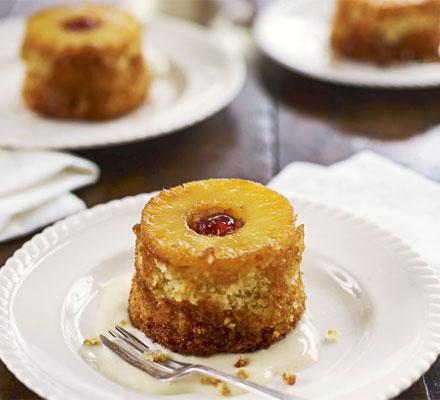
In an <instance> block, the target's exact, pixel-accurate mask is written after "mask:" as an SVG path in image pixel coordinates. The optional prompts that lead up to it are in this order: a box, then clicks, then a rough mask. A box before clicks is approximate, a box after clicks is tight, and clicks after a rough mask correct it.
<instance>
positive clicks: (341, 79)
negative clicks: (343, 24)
mask: <svg viewBox="0 0 440 400" xmlns="http://www.w3.org/2000/svg"><path fill="white" fill-rule="evenodd" d="M334 4H335V1H334V0H278V1H276V2H273V3H271V4H270V5H269V6H268V7H267V8H266V9H265V10H264V11H263V12H262V14H261V15H260V16H259V18H258V20H257V22H256V26H255V35H256V40H257V43H258V45H259V47H260V48H261V50H262V51H263V52H265V53H266V54H267V55H268V56H270V57H271V58H273V59H274V60H276V61H278V62H279V63H281V64H283V65H284V66H286V67H288V68H290V69H292V70H295V71H297V72H299V73H302V74H304V75H308V76H310V77H313V78H318V79H321V80H325V81H330V82H337V83H342V84H349V85H355V86H371V87H389V88H399V87H402V88H403V87H425V86H437V85H440V62H432V63H415V62H402V63H399V64H396V65H393V66H390V67H379V66H375V65H374V64H369V63H361V62H354V61H347V60H338V61H335V60H334V59H333V57H332V52H331V49H330V45H329V36H330V31H331V23H332V16H333V10H334Z"/></svg>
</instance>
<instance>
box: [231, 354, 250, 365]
mask: <svg viewBox="0 0 440 400" xmlns="http://www.w3.org/2000/svg"><path fill="white" fill-rule="evenodd" d="M248 364H249V358H247V357H246V356H244V355H243V354H240V356H239V357H238V360H237V362H236V363H235V364H234V367H235V368H243V367H246V365H248Z"/></svg>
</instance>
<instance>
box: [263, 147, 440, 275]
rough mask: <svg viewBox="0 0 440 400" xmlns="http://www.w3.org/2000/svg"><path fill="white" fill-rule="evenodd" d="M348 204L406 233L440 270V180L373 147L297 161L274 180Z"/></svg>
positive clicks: (281, 187)
mask: <svg viewBox="0 0 440 400" xmlns="http://www.w3.org/2000/svg"><path fill="white" fill-rule="evenodd" d="M269 187H271V188H273V189H275V190H277V191H279V192H281V193H284V194H286V195H288V194H289V193H292V194H298V195H302V196H305V197H308V198H310V199H312V200H317V201H320V202H324V203H326V204H330V205H333V206H337V207H339V208H343V209H347V210H350V211H352V212H353V213H356V214H357V215H360V216H363V217H365V218H366V219H368V220H370V221H372V222H374V223H376V224H377V225H379V226H381V227H383V228H385V229H387V230H388V231H390V232H392V233H394V234H395V235H396V236H398V237H400V238H402V239H403V240H404V241H405V242H406V243H407V244H409V245H410V246H411V247H412V248H413V249H414V250H415V251H417V252H418V253H419V254H420V255H421V256H422V258H423V259H424V260H425V261H427V262H428V263H430V264H431V265H432V266H433V267H434V268H435V269H436V270H437V272H438V273H439V274H440V185H439V184H437V183H435V182H433V181H430V180H429V179H427V178H425V177H423V176H421V175H419V174H417V173H416V172H414V171H411V170H409V169H407V168H404V167H402V166H399V165H397V164H395V163H393V162H391V161H389V160H387V159H385V158H383V157H381V156H378V155H376V154H374V153H372V152H369V151H364V152H361V153H358V154H356V155H355V156H353V157H351V158H349V159H347V160H345V161H342V162H339V163H336V164H334V165H332V166H330V167H324V166H320V165H316V164H311V163H306V162H294V163H292V164H289V165H288V166H287V167H285V168H284V169H283V170H282V171H281V172H280V173H279V174H278V175H277V176H275V177H274V178H273V179H272V181H271V182H270V183H269Z"/></svg>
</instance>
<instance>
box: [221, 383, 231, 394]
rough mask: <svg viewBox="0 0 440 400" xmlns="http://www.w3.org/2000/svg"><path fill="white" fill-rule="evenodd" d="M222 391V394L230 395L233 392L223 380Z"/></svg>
mask: <svg viewBox="0 0 440 400" xmlns="http://www.w3.org/2000/svg"><path fill="white" fill-rule="evenodd" d="M220 393H221V395H222V396H225V397H226V396H229V395H230V394H231V389H229V387H228V385H227V384H226V383H224V382H222V383H221V384H220Z"/></svg>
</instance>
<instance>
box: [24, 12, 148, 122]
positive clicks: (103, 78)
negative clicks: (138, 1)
mask: <svg viewBox="0 0 440 400" xmlns="http://www.w3.org/2000/svg"><path fill="white" fill-rule="evenodd" d="M141 30H142V29H141V25H140V24H139V23H138V22H137V21H136V20H135V19H134V18H133V17H131V16H130V15H129V14H127V13H125V12H123V11H121V10H118V9H116V8H114V7H111V6H108V5H97V4H96V5H95V4H79V5H72V6H59V7H53V8H49V9H45V10H42V11H40V12H38V13H36V14H34V15H33V16H31V17H30V19H29V20H28V24H27V30H26V35H25V39H24V42H23V45H22V58H23V59H24V60H25V62H26V66H27V72H26V78H25V81H24V85H23V97H24V100H25V102H26V104H27V105H28V106H29V107H30V108H32V109H33V110H35V111H37V112H40V113H42V114H45V115H48V116H53V117H59V118H80V119H106V118H112V117H116V116H118V115H121V114H124V113H126V112H128V111H130V110H132V109H134V108H136V107H137V106H139V105H140V104H141V103H142V102H143V101H144V99H145V96H146V93H147V87H148V76H147V72H146V70H145V66H144V60H143V57H142V53H141Z"/></svg>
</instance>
